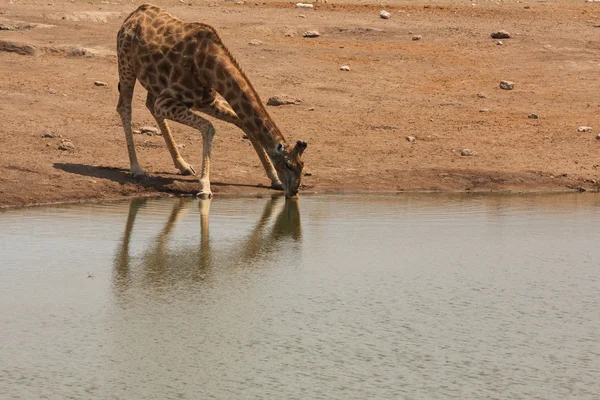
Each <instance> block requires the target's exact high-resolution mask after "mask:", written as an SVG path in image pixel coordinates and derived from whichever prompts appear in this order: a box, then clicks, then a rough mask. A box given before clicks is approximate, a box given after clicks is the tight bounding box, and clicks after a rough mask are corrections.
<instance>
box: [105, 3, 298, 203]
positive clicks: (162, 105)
mask: <svg viewBox="0 0 600 400" xmlns="http://www.w3.org/2000/svg"><path fill="white" fill-rule="evenodd" d="M117 57H118V64H119V86H118V87H119V101H118V104H117V112H118V113H119V115H120V117H121V122H122V123H123V129H124V131H125V139H126V142H127V150H128V153H129V163H130V170H131V173H132V175H133V176H134V178H136V179H147V175H146V174H145V172H144V171H143V169H142V168H141V167H140V165H139V162H138V159H137V155H136V152H135V146H134V142H133V135H132V131H131V104H132V98H133V90H134V86H135V83H136V80H138V81H139V82H140V83H141V85H142V86H143V87H144V89H146V91H147V98H146V107H147V108H148V110H149V111H150V113H151V114H152V115H153V117H154V119H155V120H156V123H157V124H158V126H159V127H160V130H161V132H162V136H163V138H164V139H165V143H166V145H167V148H168V150H169V152H170V154H171V158H172V159H173V163H174V165H175V167H176V168H177V169H179V171H180V172H181V173H182V174H184V175H192V174H195V173H196V171H195V170H194V168H193V167H192V166H191V165H189V164H188V163H187V162H186V161H185V160H184V159H183V157H181V154H180V153H179V151H178V150H177V146H176V144H175V140H174V139H173V135H172V134H171V130H170V128H169V125H168V124H167V121H166V120H167V119H169V120H172V121H176V122H179V123H182V124H185V125H188V126H191V127H192V128H195V129H197V130H199V131H200V132H201V133H202V146H203V148H202V170H201V172H200V178H199V183H200V191H199V192H198V197H200V198H211V197H212V192H211V189H210V177H209V174H210V158H211V149H212V142H213V138H214V135H215V129H214V126H213V124H212V123H211V122H210V121H209V120H208V119H205V118H203V117H202V116H200V115H199V113H204V114H207V115H209V116H211V117H214V118H217V119H219V120H222V121H225V122H228V123H231V124H234V125H236V126H237V127H239V128H240V129H241V130H242V131H243V132H244V133H245V134H246V135H247V136H248V138H249V139H250V141H251V143H252V146H253V147H254V150H255V151H256V153H257V154H258V157H259V159H260V161H261V163H262V165H263V167H264V169H265V172H266V173H267V176H268V178H269V179H270V180H271V185H272V187H273V188H277V189H283V191H284V192H285V195H286V197H287V198H297V197H298V189H299V186H300V182H301V178H302V169H303V167H304V162H303V161H302V154H303V152H304V150H305V149H306V147H307V143H306V142H305V141H302V140H298V141H297V142H296V144H295V145H291V144H288V143H287V142H286V140H285V138H284V136H283V134H282V133H281V131H280V130H279V128H278V127H277V125H276V124H275V122H274V121H273V119H272V118H271V116H270V115H269V113H268V111H267V109H266V107H265V105H264V104H263V102H262V101H261V99H260V97H259V96H258V93H257V92H256V90H255V89H254V87H253V86H252V83H250V80H249V79H248V77H247V76H246V74H245V73H244V72H243V71H242V69H241V67H240V65H239V64H238V62H237V61H236V59H235V58H234V57H233V56H232V55H231V53H230V51H229V50H228V49H227V47H226V46H225V44H223V41H222V40H221V38H220V37H219V35H218V33H217V31H216V30H215V29H214V28H213V27H212V26H210V25H207V24H204V23H199V22H185V21H182V20H180V19H179V18H177V17H175V16H173V15H172V14H170V13H168V12H167V11H165V10H162V9H161V8H159V7H157V6H154V5H151V4H143V5H141V6H139V7H138V8H137V9H136V10H134V11H133V12H132V13H131V14H129V16H128V17H127V18H126V19H125V21H124V22H123V24H122V26H121V29H120V30H119V33H118V35H117ZM219 95H220V97H221V98H223V99H224V100H221V99H219V98H218V96H219Z"/></svg>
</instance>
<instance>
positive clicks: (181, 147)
mask: <svg viewBox="0 0 600 400" xmlns="http://www.w3.org/2000/svg"><path fill="white" fill-rule="evenodd" d="M176 147H177V148H178V149H183V148H184V147H185V144H178V145H176Z"/></svg>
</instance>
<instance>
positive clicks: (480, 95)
mask: <svg viewBox="0 0 600 400" xmlns="http://www.w3.org/2000/svg"><path fill="white" fill-rule="evenodd" d="M477 97H479V98H480V99H487V94H485V93H477Z"/></svg>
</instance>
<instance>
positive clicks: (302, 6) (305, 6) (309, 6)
mask: <svg viewBox="0 0 600 400" xmlns="http://www.w3.org/2000/svg"><path fill="white" fill-rule="evenodd" d="M296 8H313V5H312V4H307V3H296Z"/></svg>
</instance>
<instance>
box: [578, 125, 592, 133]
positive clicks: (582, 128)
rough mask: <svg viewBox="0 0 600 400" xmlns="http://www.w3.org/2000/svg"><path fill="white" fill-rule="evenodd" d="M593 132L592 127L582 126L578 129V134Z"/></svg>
mask: <svg viewBox="0 0 600 400" xmlns="http://www.w3.org/2000/svg"><path fill="white" fill-rule="evenodd" d="M591 131H592V127H591V126H580V127H579V128H577V132H591Z"/></svg>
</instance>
